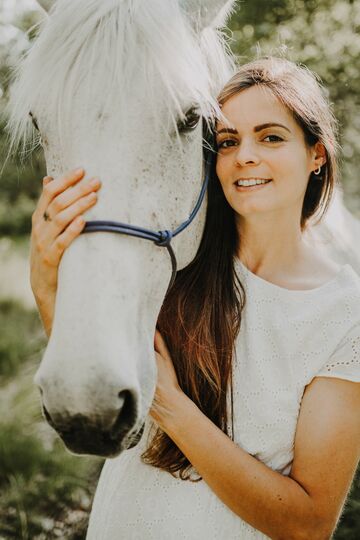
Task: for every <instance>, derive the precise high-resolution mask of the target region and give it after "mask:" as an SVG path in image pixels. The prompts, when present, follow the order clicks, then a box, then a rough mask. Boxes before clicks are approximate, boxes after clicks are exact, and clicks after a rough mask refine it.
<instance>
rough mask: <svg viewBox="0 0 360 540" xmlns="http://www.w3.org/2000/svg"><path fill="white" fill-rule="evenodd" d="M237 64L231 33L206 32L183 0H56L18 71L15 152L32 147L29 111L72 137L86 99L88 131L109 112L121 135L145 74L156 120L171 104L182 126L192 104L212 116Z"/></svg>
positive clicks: (12, 116)
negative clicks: (73, 123) (229, 41)
mask: <svg viewBox="0 0 360 540" xmlns="http://www.w3.org/2000/svg"><path fill="white" fill-rule="evenodd" d="M140 51H141V53H142V54H140ZM233 69H234V64H233V60H232V57H231V53H230V51H229V47H228V45H227V42H226V39H225V36H224V34H223V33H222V32H221V31H219V30H215V29H213V28H205V29H204V30H203V31H202V33H201V36H200V37H199V35H197V33H196V30H195V28H194V27H193V26H192V25H191V22H190V20H189V18H188V16H187V14H186V13H185V12H184V10H183V8H181V6H180V5H179V1H178V0H152V1H151V2H149V1H148V0H101V1H99V0H77V2H76V7H75V5H74V2H73V0H57V2H56V3H55V6H54V8H53V10H52V12H51V15H50V17H48V18H47V19H46V20H45V21H43V22H42V23H40V32H39V35H38V37H37V39H36V40H35V41H34V43H33V45H32V47H31V48H30V49H29V51H28V52H27V53H25V55H24V58H23V60H22V62H21V63H20V64H19V66H18V67H17V68H16V69H15V73H14V75H15V77H14V78H15V81H14V84H13V87H12V92H11V95H10V100H9V105H8V115H9V120H8V124H7V128H8V131H9V134H10V148H11V151H13V150H15V149H17V148H19V147H20V150H21V151H22V153H23V154H27V153H28V151H29V150H30V151H31V150H32V149H33V146H34V143H35V140H36V138H35V132H34V130H33V126H32V123H31V119H30V117H29V111H32V112H33V113H35V115H36V116H38V118H40V120H41V118H42V119H45V120H46V119H48V120H49V122H51V129H52V130H54V129H55V130H56V132H57V133H58V134H59V137H60V139H59V142H60V144H61V141H62V140H63V141H65V140H66V139H67V138H69V129H70V128H69V126H71V120H72V119H73V118H74V117H75V113H76V112H79V111H78V109H76V108H77V107H78V106H79V104H81V107H82V111H83V112H84V115H82V116H81V118H82V120H81V122H82V123H83V129H84V131H83V133H86V130H89V129H90V128H91V127H94V126H95V125H96V122H97V121H98V120H99V118H100V117H104V118H107V119H110V126H109V125H107V127H108V129H111V133H112V135H114V134H116V130H117V129H118V126H119V122H121V121H122V122H123V121H124V118H125V117H126V112H127V108H128V100H129V96H131V90H132V88H131V85H132V81H133V78H134V75H135V74H137V76H139V73H140V74H141V76H142V79H141V80H143V81H144V85H146V87H145V88H144V90H145V92H146V93H145V95H146V99H147V103H148V104H149V108H150V109H151V110H152V111H153V117H154V119H155V120H156V121H157V122H161V121H162V120H161V119H164V114H162V115H161V114H157V112H158V111H159V107H166V109H167V110H168V111H169V112H170V118H171V120H172V122H173V124H174V125H175V126H176V122H177V121H178V120H179V119H182V118H183V117H184V113H185V112H186V111H185V110H184V108H185V107H186V106H187V105H188V104H189V103H193V104H196V106H197V107H198V109H199V112H200V113H201V114H202V115H203V116H204V117H205V118H207V119H210V118H213V117H214V114H216V113H218V112H219V109H218V105H217V102H216V96H217V93H218V91H219V90H220V88H221V87H222V86H223V84H224V83H225V82H226V81H227V80H228V79H229V77H230V75H231V74H232V71H233ZM155 81H156V85H157V86H154V83H155ZM159 82H160V84H161V85H162V86H163V87H164V92H163V93H162V94H163V100H162V101H161V103H160V102H159V99H158V85H159ZM74 96H77V100H74ZM76 119H77V121H79V114H77V115H76ZM166 121H167V122H168V118H167V119H166ZM40 123H41V121H40ZM77 127H78V126H77ZM163 127H165V126H163ZM112 128H113V129H112ZM168 128H169V126H168V125H167V129H168ZM29 142H30V148H29Z"/></svg>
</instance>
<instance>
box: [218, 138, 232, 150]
mask: <svg viewBox="0 0 360 540" xmlns="http://www.w3.org/2000/svg"><path fill="white" fill-rule="evenodd" d="M234 144H236V141H233V140H232V139H226V140H225V141H221V142H219V143H218V145H217V147H218V148H219V149H220V148H230V147H231V146H234Z"/></svg>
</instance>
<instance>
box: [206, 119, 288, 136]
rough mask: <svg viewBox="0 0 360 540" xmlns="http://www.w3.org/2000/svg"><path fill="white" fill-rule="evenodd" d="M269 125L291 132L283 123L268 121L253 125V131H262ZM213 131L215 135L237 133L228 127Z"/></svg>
mask: <svg viewBox="0 0 360 540" xmlns="http://www.w3.org/2000/svg"><path fill="white" fill-rule="evenodd" d="M270 127H281V128H283V129H286V131H288V132H289V133H291V131H290V129H289V128H287V127H286V126H284V125H283V124H278V123H276V122H268V123H266V124H260V125H259V126H255V127H254V132H255V133H257V132H258V131H262V130H263V129H267V128H270ZM215 133H216V135H220V133H233V134H234V135H237V134H238V131H237V129H235V128H230V127H228V128H222V129H219V130H216V132H215Z"/></svg>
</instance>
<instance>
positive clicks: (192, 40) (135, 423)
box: [9, 0, 360, 456]
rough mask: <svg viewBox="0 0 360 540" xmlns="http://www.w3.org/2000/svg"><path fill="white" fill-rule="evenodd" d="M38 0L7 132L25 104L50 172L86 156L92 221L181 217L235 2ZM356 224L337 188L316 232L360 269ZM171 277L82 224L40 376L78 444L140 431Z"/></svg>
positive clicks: (144, 249) (67, 261)
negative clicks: (36, 31) (38, 23)
mask: <svg viewBox="0 0 360 540" xmlns="http://www.w3.org/2000/svg"><path fill="white" fill-rule="evenodd" d="M41 3H42V5H43V7H46V8H47V9H49V8H51V9H50V12H49V17H48V18H47V20H46V21H45V23H44V26H43V28H42V31H41V33H40V35H39V37H38V39H37V40H36V42H35V44H34V45H33V47H32V48H31V50H30V52H29V54H28V55H27V57H26V58H25V61H24V62H23V64H22V65H21V67H20V70H19V74H18V78H17V81H16V83H15V86H14V89H13V94H12V99H11V105H10V106H11V110H12V113H11V114H12V116H11V119H10V123H9V126H10V130H11V132H12V134H13V135H12V137H13V144H17V143H18V142H19V141H23V143H24V145H25V144H26V141H27V139H28V136H29V134H30V130H31V129H32V128H31V123H30V122H29V112H30V111H31V113H32V115H33V118H34V119H36V123H37V126H38V127H39V129H40V131H41V135H42V141H43V146H44V152H45V157H46V162H47V169H48V174H50V175H52V176H58V175H60V174H62V173H63V172H64V171H65V170H67V169H71V168H74V167H76V166H80V165H81V166H84V167H85V169H86V172H87V176H93V175H97V176H100V178H101V179H102V181H103V187H102V190H101V193H100V197H99V201H98V203H97V204H96V206H95V207H94V208H92V209H91V210H89V211H88V213H87V218H88V219H90V220H99V219H100V220H101V219H106V220H115V221H122V222H125V223H129V224H133V225H139V226H142V227H146V228H148V229H153V230H160V229H174V228H176V227H177V226H178V225H179V224H180V223H182V222H183V221H184V220H186V218H187V217H188V216H189V214H190V212H191V210H192V209H193V207H194V204H195V202H196V200H197V197H198V194H199V191H200V187H201V177H202V129H201V122H199V123H198V125H197V126H196V127H195V128H193V129H191V130H190V129H187V128H190V127H191V124H192V127H194V126H193V124H194V118H195V124H196V120H197V116H198V117H201V116H202V117H204V118H205V119H211V118H213V117H214V114H217V113H219V111H218V108H217V104H216V101H215V97H216V95H217V92H218V91H219V89H220V88H221V86H222V85H223V84H224V83H225V82H226V80H227V79H228V78H229V77H230V75H231V73H232V71H233V68H234V64H233V61H232V59H231V56H230V55H229V53H228V50H227V47H226V45H225V41H224V40H223V38H222V36H221V34H219V33H218V32H217V31H216V30H215V28H216V27H218V26H219V25H220V26H221V25H222V24H223V23H224V22H225V20H226V16H227V15H228V13H229V12H230V10H231V7H232V4H233V2H232V1H226V0H222V1H218V0H151V1H150V0H77V1H76V6H75V5H74V4H75V2H74V1H73V0H57V1H56V2H55V3H54V2H52V1H51V0H46V1H45V0H42V1H41ZM194 110H195V111H196V113H195V114H194V113H191V114H187V112H188V111H194ZM181 124H183V125H182V128H184V126H185V128H184V129H180V130H179V129H178V127H179V126H181ZM187 124H188V125H187ZM24 148H26V147H25V146H24ZM205 203H206V201H205ZM205 207H206V204H204V205H203V207H202V208H201V211H200V212H199V214H198V216H197V217H196V219H195V220H194V222H193V223H192V224H191V225H190V226H189V227H188V228H187V229H186V230H185V231H184V232H182V233H181V234H180V235H179V236H177V237H176V238H174V239H173V248H174V251H175V254H176V258H177V262H178V268H179V269H181V268H183V267H184V266H186V265H187V264H188V263H189V262H190V261H191V260H192V259H193V257H194V255H195V253H196V251H197V248H198V245H199V241H200V237H201V233H202V229H203V225H204V216H205V209H206V208H205ZM359 229H360V225H359V222H358V221H357V220H355V219H354V218H352V216H351V215H350V213H349V212H347V210H346V209H345V207H344V205H343V203H342V197H341V193H340V191H339V190H338V191H337V193H336V197H335V198H334V202H333V204H332V206H331V208H330V210H329V212H328V214H327V216H326V217H325V219H324V220H323V222H322V223H321V224H320V225H317V226H316V227H314V228H313V230H312V231H311V234H313V236H314V244H315V245H316V246H318V245H319V244H320V243H322V244H323V245H324V247H325V248H326V249H327V250H328V251H330V252H331V253H332V255H333V256H334V257H335V258H336V259H337V260H339V261H346V262H350V263H351V264H352V265H353V266H354V268H356V269H357V270H358V271H359V272H360V256H359V255H360V253H359V249H358V248H355V247H354V246H357V239H358V237H359V233H360V230H359ZM170 275H171V261H170V257H169V255H168V253H167V251H166V250H164V249H163V248H161V247H158V246H156V245H154V244H153V243H150V242H145V241H144V240H142V239H140V238H133V237H128V236H123V235H117V234H111V233H101V232H97V233H94V234H84V235H81V236H80V237H79V238H78V239H76V241H75V242H74V243H73V244H72V245H71V247H70V248H69V249H68V250H67V251H66V253H65V254H64V256H63V259H62V261H61V265H60V268H59V281H58V283H59V285H58V292H57V298H56V308H55V318H54V323H53V328H52V334H51V338H50V340H49V343H48V346H47V349H46V352H45V355H44V357H43V359H42V363H41V365H40V368H39V370H38V372H37V375H36V383H37V384H38V385H39V387H40V388H41V392H42V400H43V404H44V408H45V411H46V415H47V418H48V420H49V421H50V423H51V425H53V427H54V428H55V429H56V430H57V431H58V432H59V433H60V435H61V436H62V438H63V440H64V441H65V443H66V445H67V446H68V448H69V449H71V450H72V451H74V452H76V453H92V454H97V455H102V456H114V455H116V454H118V453H120V452H121V451H122V450H123V449H124V448H127V447H128V446H129V445H130V444H132V443H133V442H136V440H137V439H136V434H139V431H140V428H141V426H142V425H143V423H144V419H145V417H146V415H147V412H148V410H149V407H150V404H151V401H152V398H153V393H154V388H155V357H154V346H153V339H154V331H155V325H156V321H157V317H158V313H159V310H160V307H161V304H162V302H163V299H164V295H165V293H166V289H167V286H168V283H169V279H170Z"/></svg>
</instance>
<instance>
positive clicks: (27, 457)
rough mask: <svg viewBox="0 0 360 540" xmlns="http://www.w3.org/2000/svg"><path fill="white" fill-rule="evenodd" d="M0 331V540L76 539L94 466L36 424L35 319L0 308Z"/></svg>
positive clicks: (10, 305) (40, 345)
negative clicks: (34, 381) (34, 379)
mask: <svg viewBox="0 0 360 540" xmlns="http://www.w3.org/2000/svg"><path fill="white" fill-rule="evenodd" d="M0 328H1V336H0V363H1V370H0V373H1V378H0V410H1V411H2V414H1V417H0V464H1V466H0V539H1V540H2V539H16V540H30V539H31V540H48V539H49V540H50V539H54V538H62V539H64V538H66V539H67V540H82V539H84V538H85V531H86V526H87V522H88V515H89V512H90V507H91V501H92V496H93V493H94V490H95V485H96V481H97V477H98V474H99V471H100V466H101V464H102V460H100V459H96V458H90V457H89V458H87V457H84V456H82V457H77V456H74V455H71V454H70V453H69V452H67V451H66V450H65V447H64V445H63V443H62V442H61V441H60V439H59V438H58V437H57V435H56V434H55V432H54V431H53V430H52V429H51V428H50V427H49V426H48V425H47V424H46V423H45V422H44V420H43V418H42V415H41V408H40V400H39V395H38V391H37V389H36V388H35V385H34V383H33V376H34V373H35V371H36V368H37V365H38V363H39V361H40V357H41V353H42V351H43V350H44V346H45V337H44V333H43V331H42V328H41V323H40V320H39V318H38V316H37V314H36V312H34V311H32V310H26V309H24V308H23V307H22V306H21V305H20V304H19V303H17V302H11V301H2V302H0Z"/></svg>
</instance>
